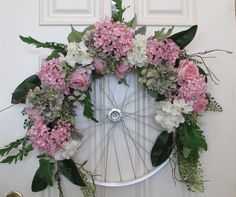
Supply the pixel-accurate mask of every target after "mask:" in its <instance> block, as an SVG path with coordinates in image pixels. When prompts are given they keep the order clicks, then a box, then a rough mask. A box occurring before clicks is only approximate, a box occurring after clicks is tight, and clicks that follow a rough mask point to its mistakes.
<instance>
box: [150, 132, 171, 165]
mask: <svg viewBox="0 0 236 197" xmlns="http://www.w3.org/2000/svg"><path fill="white" fill-rule="evenodd" d="M172 149H173V133H168V132H167V131H163V132H162V133H161V134H160V135H159V136H158V138H157V140H156V142H155V144H154V146H153V148H152V151H151V161H152V165H153V166H154V167H156V166H159V165H160V164H162V163H163V162H164V161H166V160H167V159H168V158H169V156H170V154H171V152H172Z"/></svg>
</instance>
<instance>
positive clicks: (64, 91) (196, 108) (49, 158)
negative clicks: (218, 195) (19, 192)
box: [0, 0, 222, 196]
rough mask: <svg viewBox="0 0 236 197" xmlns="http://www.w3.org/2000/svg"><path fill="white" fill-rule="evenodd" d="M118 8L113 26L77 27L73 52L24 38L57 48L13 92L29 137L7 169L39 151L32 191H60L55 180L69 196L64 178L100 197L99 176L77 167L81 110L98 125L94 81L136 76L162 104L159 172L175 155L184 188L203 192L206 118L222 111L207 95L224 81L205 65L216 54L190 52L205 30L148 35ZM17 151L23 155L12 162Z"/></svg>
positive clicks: (155, 160)
mask: <svg viewBox="0 0 236 197" xmlns="http://www.w3.org/2000/svg"><path fill="white" fill-rule="evenodd" d="M116 8H117V12H116V13H115V14H114V15H113V17H112V19H111V20H109V19H106V20H102V21H100V22H97V23H95V25H92V26H89V27H88V28H86V29H85V30H84V31H82V32H79V31H77V30H75V29H74V28H73V27H71V28H72V31H71V33H70V34H69V36H68V41H69V43H68V44H67V45H65V44H59V43H55V42H45V43H43V42H39V41H37V40H35V39H33V38H32V37H23V36H20V39H21V40H22V41H24V42H26V43H28V44H33V45H35V46H36V47H37V48H39V47H42V48H49V49H52V53H51V54H50V55H49V56H48V57H47V58H46V60H45V61H44V62H43V63H42V66H41V69H40V71H39V72H38V73H37V74H35V75H32V76H30V77H28V78H27V79H26V80H24V81H23V82H22V83H21V84H20V85H19V86H18V87H17V88H16V89H15V91H14V92H13V95H12V101H11V102H12V103H13V104H18V103H26V105H27V107H25V108H24V110H23V112H22V114H23V115H27V116H28V118H27V119H26V120H25V122H24V128H26V129H27V134H26V136H25V137H23V138H21V139H17V140H16V141H14V142H12V143H10V144H9V145H7V146H5V147H4V148H2V149H0V156H7V155H8V156H7V157H6V158H5V159H4V160H2V161H1V163H9V164H10V163H12V162H15V163H16V162H17V161H18V160H22V159H23V158H25V157H26V156H27V155H28V153H29V152H30V151H32V150H33V149H37V150H39V151H40V152H41V154H40V155H39V156H38V157H37V158H38V159H39V168H38V169H37V171H36V173H35V175H34V178H33V181H32V191H34V192H38V191H42V190H44V189H45V188H47V187H48V186H52V185H53V180H54V178H55V180H56V181H57V182H58V188H59V192H60V196H63V191H62V187H61V182H60V181H61V179H60V175H64V176H65V177H66V178H68V179H69V180H70V181H71V182H72V183H74V184H76V185H78V186H81V189H82V191H83V193H84V196H93V195H94V191H95V185H94V184H93V183H91V182H89V181H87V180H88V177H89V176H90V177H91V178H93V175H92V174H91V173H90V172H88V171H86V170H85V168H84V167H83V165H77V164H76V163H75V162H74V161H73V155H74V154H75V153H76V149H77V147H78V143H77V141H76V140H75V139H74V138H73V136H74V134H75V133H76V134H77V135H78V131H77V129H76V126H75V117H76V113H75V108H76V106H78V105H82V106H83V107H84V112H83V115H84V116H85V117H87V118H89V119H92V120H93V121H95V122H97V120H96V117H95V116H94V109H93V103H92V101H91V96H90V93H91V91H92V88H91V84H92V82H93V81H94V80H96V79H97V78H100V77H103V76H104V75H116V76H117V79H118V82H119V83H125V82H126V80H125V79H126V76H127V74H129V73H131V72H136V73H137V75H138V81H139V82H140V83H141V84H143V86H144V88H145V90H146V91H147V93H148V94H149V95H150V96H151V97H153V98H154V99H155V101H157V102H158V103H159V104H158V106H159V107H158V110H157V112H156V115H155V120H156V122H157V125H158V126H159V127H161V128H162V130H163V132H162V133H161V134H160V135H159V136H158V138H157V140H156V142H155V144H154V145H153V148H152V151H151V155H150V157H151V161H152V165H153V166H154V167H155V166H159V165H160V164H162V163H163V162H164V161H166V160H167V159H168V158H169V157H170V155H171V153H173V155H174V156H175V157H176V160H177V164H178V169H179V174H180V177H181V179H180V181H181V182H184V183H186V186H187V188H188V190H190V191H203V190H204V184H203V183H204V179H203V170H202V169H201V164H200V160H199V158H200V153H201V152H202V151H203V150H205V151H206V150H207V142H206V139H205V136H204V134H203V131H202V129H201V128H200V121H199V117H200V116H201V115H202V114H203V112H204V111H207V110H208V111H222V108H221V107H220V105H219V104H218V103H217V102H216V101H215V100H214V98H213V97H212V96H211V95H210V94H209V93H208V92H207V81H208V78H210V79H212V80H213V81H214V82H215V81H216V80H217V78H216V77H215V75H214V74H213V73H212V72H211V71H210V70H209V68H208V67H207V65H206V64H205V61H204V55H205V54H207V53H210V52H212V51H216V50H211V51H205V52H203V53H195V54H191V55H189V54H187V53H186V50H185V47H186V46H187V45H188V44H189V43H190V42H191V41H192V40H193V38H194V36H195V34H196V32H197V26H192V27H191V28H189V29H187V30H185V31H182V32H179V33H176V34H174V35H171V34H172V31H173V27H172V28H171V29H169V30H167V31H166V30H165V29H164V28H163V29H162V30H160V31H156V32H155V34H154V35H153V36H146V35H145V30H146V27H145V26H144V27H140V28H138V29H137V28H135V18H134V19H133V20H131V21H130V22H124V18H123V13H124V11H125V10H126V8H122V1H121V0H116ZM201 64H202V65H204V67H203V68H202V67H200V65H201ZM2 111H3V110H2ZM2 111H1V112H2ZM14 149H17V150H18V151H19V152H18V153H17V154H16V155H9V154H10V152H11V151H13V150H14Z"/></svg>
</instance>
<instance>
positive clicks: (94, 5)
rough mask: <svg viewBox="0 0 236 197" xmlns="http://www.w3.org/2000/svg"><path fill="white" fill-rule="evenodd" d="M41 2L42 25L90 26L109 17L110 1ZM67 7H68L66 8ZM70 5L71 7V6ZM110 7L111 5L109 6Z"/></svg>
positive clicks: (45, 0)
mask: <svg viewBox="0 0 236 197" xmlns="http://www.w3.org/2000/svg"><path fill="white" fill-rule="evenodd" d="M69 1H70V0H67V3H65V2H63V1H62V0H40V6H39V8H40V11H39V13H40V20H39V24H40V25H70V24H73V25H90V24H94V23H95V22H96V21H98V20H100V19H103V18H105V17H106V16H109V13H110V12H111V11H110V10H111V8H110V7H109V6H107V4H108V2H109V0H86V1H83V3H82V4H79V3H78V4H77V3H76V1H73V0H71V3H69ZM65 5H66V6H65ZM69 5H70V6H69ZM108 5H110V4H108Z"/></svg>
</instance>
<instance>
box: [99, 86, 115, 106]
mask: <svg viewBox="0 0 236 197" xmlns="http://www.w3.org/2000/svg"><path fill="white" fill-rule="evenodd" d="M99 88H100V90H101V91H102V92H103V93H104V94H105V96H106V97H107V98H108V100H109V101H110V103H111V104H112V106H113V107H116V105H115V104H114V103H113V102H112V100H111V98H110V97H109V95H108V94H107V93H106V91H105V90H104V89H103V88H102V87H101V86H99Z"/></svg>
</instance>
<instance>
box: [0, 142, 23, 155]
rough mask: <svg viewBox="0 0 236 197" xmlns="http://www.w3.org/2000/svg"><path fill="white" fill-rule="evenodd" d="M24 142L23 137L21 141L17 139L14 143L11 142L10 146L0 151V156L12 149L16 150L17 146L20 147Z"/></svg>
mask: <svg viewBox="0 0 236 197" xmlns="http://www.w3.org/2000/svg"><path fill="white" fill-rule="evenodd" d="M24 140H25V138H24V137H23V138H21V139H17V140H16V141H14V142H11V143H10V144H8V145H6V146H5V147H4V148H2V149H0V156H4V155H7V154H8V153H9V152H10V151H12V150H13V149H16V148H18V146H20V145H21V144H22V143H23V142H24Z"/></svg>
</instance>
